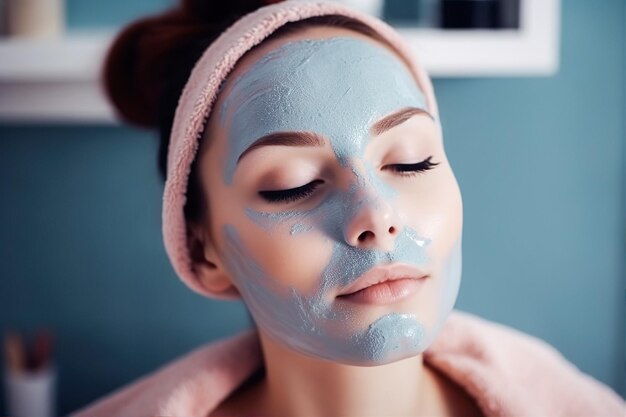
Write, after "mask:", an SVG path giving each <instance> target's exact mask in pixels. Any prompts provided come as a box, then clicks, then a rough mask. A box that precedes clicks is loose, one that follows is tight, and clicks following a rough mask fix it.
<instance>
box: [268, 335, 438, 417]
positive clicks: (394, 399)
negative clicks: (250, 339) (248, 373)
mask: <svg viewBox="0 0 626 417" xmlns="http://www.w3.org/2000/svg"><path fill="white" fill-rule="evenodd" d="M259 335H260V338H261V345H262V348H263V356H264V359H265V366H266V375H267V378H266V381H265V384H266V386H265V397H266V400H267V404H266V407H267V410H266V411H267V415H276V416H278V415H300V416H307V417H309V416H310V417H316V416H326V417H329V416H382V415H393V416H416V415H423V414H425V411H426V407H425V401H424V399H426V398H429V396H430V394H431V393H429V392H426V391H428V390H429V389H430V388H429V385H430V384H429V377H428V376H427V372H426V369H425V367H424V363H423V357H422V355H418V356H414V357H411V358H408V359H404V360H400V361H397V362H393V363H390V364H386V365H380V366H372V367H360V366H352V365H343V364H339V363H335V362H330V361H326V360H322V359H316V358H311V357H308V356H305V355H301V354H299V353H297V352H295V351H293V350H291V349H288V348H286V347H284V346H282V345H279V344H277V343H275V342H274V341H273V340H272V339H270V338H268V337H267V336H266V335H264V334H263V333H262V332H260V333H259Z"/></svg>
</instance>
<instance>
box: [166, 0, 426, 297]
mask: <svg viewBox="0 0 626 417" xmlns="http://www.w3.org/2000/svg"><path fill="white" fill-rule="evenodd" d="M324 15H341V16H345V17H348V18H351V19H354V20H356V21H358V22H361V23H363V24H365V25H366V26H369V27H370V28H371V29H372V30H374V32H376V33H377V34H378V35H379V36H380V37H381V38H382V39H383V40H385V41H386V42H387V43H389V44H390V45H391V46H392V47H393V48H395V50H396V52H397V53H398V54H399V55H400V56H401V57H402V58H403V59H404V61H406V63H407V65H409V69H410V70H411V72H412V73H413V76H414V77H415V80H416V82H417V84H418V86H419V87H420V89H421V90H422V92H423V93H424V95H425V97H426V105H427V108H428V111H429V112H430V113H431V114H432V115H433V116H437V114H438V111H437V103H436V100H435V96H434V93H433V88H432V84H431V82H430V79H429V77H428V75H427V74H426V72H425V71H424V69H423V67H422V66H421V65H420V64H419V62H418V61H417V59H416V58H415V57H414V56H413V54H412V52H411V50H410V47H409V45H408V44H407V43H406V41H405V40H404V39H403V38H402V37H401V36H400V35H399V34H398V33H397V32H396V31H395V30H394V29H393V28H392V27H390V26H389V25H387V24H386V23H385V22H383V21H381V20H379V19H377V18H375V17H372V16H368V15H366V14H363V13H360V12H357V11H355V10H352V9H350V8H348V7H345V6H342V5H341V4H338V3H335V2H330V1H309V0H291V1H285V2H281V3H276V4H272V5H269V6H265V7H262V8H260V9H258V10H256V11H254V12H252V13H250V14H248V15H246V16H244V17H242V18H240V19H239V20H237V21H236V22H235V23H234V24H233V25H232V26H230V27H229V28H228V29H227V30H225V31H224V32H223V33H222V34H221V35H220V36H219V37H218V38H217V40H215V41H214V42H213V43H211V45H210V46H209V47H208V48H207V50H206V51H205V52H204V53H203V55H202V57H201V58H200V59H199V60H198V62H197V63H196V65H195V66H194V68H193V70H192V72H191V76H190V77H189V80H188V81H187V84H186V85H185V88H184V90H183V92H182V95H181V97H180V100H179V102H178V107H177V108H176V113H175V115H174V123H173V125H172V133H171V137H170V145H169V149H168V156H167V179H166V182H165V190H164V193H163V213H162V216H163V239H164V242H165V250H166V252H167V254H168V256H169V258H170V261H171V262H172V265H173V267H174V270H175V271H176V273H177V274H178V275H179V277H180V278H181V279H182V280H183V282H185V284H187V285H188V286H189V287H190V288H191V289H193V290H194V291H196V292H198V293H200V294H203V295H206V296H210V297H214V298H222V299H232V298H234V297H232V296H225V295H221V294H214V293H211V292H208V291H207V290H206V289H205V288H204V287H203V286H201V285H200V282H199V281H198V279H197V277H196V274H195V272H194V270H193V267H192V263H191V257H190V255H189V250H188V246H187V229H186V222H185V215H184V206H185V202H186V192H187V182H188V177H189V173H190V171H191V164H192V162H193V160H194V158H195V156H196V152H197V150H198V145H199V140H200V138H201V137H202V133H203V130H204V127H205V123H206V120H207V119H208V117H209V114H210V113H211V108H212V106H213V103H214V102H215V100H216V98H217V93H218V89H219V87H220V84H221V83H222V81H223V80H225V79H226V77H227V76H228V74H229V73H230V71H231V70H232V69H233V68H234V67H235V64H236V63H237V61H238V60H239V59H240V58H241V57H242V56H243V55H244V54H245V53H246V52H247V51H248V50H250V49H252V48H253V47H254V46H255V45H258V44H259V43H261V42H262V41H263V40H264V39H265V38H267V37H268V36H269V35H271V34H272V33H273V32H274V31H275V30H277V29H278V28H280V27H281V26H283V25H285V24H287V23H289V22H295V21H298V20H303V19H307V18H310V17H314V16H324Z"/></svg>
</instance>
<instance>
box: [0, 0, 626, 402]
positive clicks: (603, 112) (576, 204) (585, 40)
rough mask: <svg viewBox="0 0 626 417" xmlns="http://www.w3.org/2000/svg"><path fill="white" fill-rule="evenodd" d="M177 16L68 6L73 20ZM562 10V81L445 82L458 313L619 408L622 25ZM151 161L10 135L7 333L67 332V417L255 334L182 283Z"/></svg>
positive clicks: (233, 309)
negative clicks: (457, 204)
mask: <svg viewBox="0 0 626 417" xmlns="http://www.w3.org/2000/svg"><path fill="white" fill-rule="evenodd" d="M169 3H170V2H169V1H165V0H142V1H138V0H136V1H133V2H128V1H121V0H116V1H113V0H111V1H108V2H104V3H103V2H97V1H95V0H92V1H88V2H87V1H84V0H68V5H69V12H68V22H69V25H70V27H71V28H72V29H77V28H83V27H92V26H98V25H110V24H118V23H121V22H124V21H127V20H128V19H130V18H132V17H133V16H135V15H137V14H141V13H145V12H147V11H149V10H152V9H154V8H155V7H161V6H163V5H166V4H169ZM563 3H564V4H563V28H562V63H561V70H560V72H559V74H558V75H557V76H554V77H547V78H501V79H491V78H490V79H453V80H452V79H442V80H436V81H435V88H436V91H437V94H438V98H439V102H440V107H441V111H442V117H443V124H444V129H445V138H446V148H447V151H448V154H449V158H450V160H451V163H452V165H453V167H454V169H455V172H456V174H457V178H458V180H459V183H460V185H461V189H462V192H463V197H464V210H465V225H464V274H463V283H462V287H461V292H460V295H459V300H458V303H457V307H458V308H459V309H462V310H467V311H471V312H475V313H477V314H479V315H481V316H484V317H486V318H489V319H491V320H495V321H498V322H502V323H505V324H508V325H510V326H513V327H516V328H519V329H521V330H523V331H525V332H528V333H530V334H533V335H537V336H539V337H541V338H543V339H545V340H546V341H548V342H549V343H551V344H553V345H554V346H556V347H557V348H558V349H559V350H560V351H561V352H562V353H563V354H564V355H565V356H566V357H567V358H568V359H569V360H570V361H572V362H573V363H574V364H576V366H578V367H579V368H580V369H582V370H583V371H584V372H587V373H589V374H591V375H592V376H594V377H595V378H597V379H599V380H601V381H603V382H604V383H606V384H608V385H610V386H611V387H613V389H615V390H616V391H618V392H620V393H621V394H622V395H624V342H625V335H624V328H625V323H624V317H625V312H624V295H625V288H624V275H625V271H626V265H625V263H624V259H625V245H626V242H625V239H624V236H625V223H624V213H625V212H626V207H625V202H626V194H625V192H624V188H625V187H624V150H625V146H624V142H625V136H626V132H625V125H624V120H625V119H626V118H625V113H626V107H625V92H626V84H625V75H624V74H625V70H626V68H625V49H626V43H625V33H624V32H625V29H624V18H625V16H626V13H625V12H626V10H625V5H624V2H623V1H622V0H604V1H602V2H591V1H588V0H564V2H563ZM87 4H88V5H87ZM96 9H97V10H96ZM156 152H157V141H156V138H155V137H154V135H152V134H151V133H148V132H143V131H137V130H134V129H131V128H128V127H112V126H58V125H56V126H52V125H39V126H16V125H11V126H9V125H5V126H0V195H1V196H3V198H2V203H1V204H0V271H1V274H2V276H1V279H0V331H4V330H6V329H8V328H15V327H17V328H23V329H32V328H35V327H38V326H43V325H48V326H51V327H53V328H54V329H55V330H56V332H57V341H58V345H57V349H58V350H57V361H58V364H59V369H60V374H59V413H60V414H65V413H67V412H69V411H71V410H73V409H76V408H78V407H80V406H82V405H84V404H86V403H88V402H90V401H92V400H94V399H95V398H97V397H99V396H101V395H103V394H105V393H107V392H109V391H110V390H113V389H115V388H117V387H119V386H120V385H122V384H124V383H127V382H129V381H131V380H133V379H134V378H137V377H139V376H141V375H143V374H145V373H147V372H150V371H152V370H154V369H155V368H156V367H158V366H159V365H160V364H162V363H164V362H166V361H168V360H171V359H173V358H175V357H177V356H178V355H180V354H182V353H184V352H187V351H188V350H190V349H192V348H193V347H195V346H197V345H199V344H201V343H205V342H208V341H211V340H214V339H216V338H219V337H222V336H226V335H229V334H232V333H234V332H236V331H238V330H240V329H243V328H245V327H247V326H248V325H249V322H248V319H247V315H246V312H245V310H244V309H243V308H242V307H241V305H239V304H238V303H228V302H217V301H210V300H206V299H204V298H202V297H200V296H198V295H196V294H195V293H193V292H191V291H189V290H188V289H187V288H186V287H185V286H184V285H183V284H182V283H180V282H179V281H178V279H177V278H176V276H175V275H174V273H173V271H172V269H171V267H170V265H169V262H168V260H167V257H166V255H165V252H164V249H163V245H162V240H161V234H160V207H161V192H162V184H161V183H160V182H159V179H158V177H157V171H156ZM2 405H3V404H2V403H1V402H0V414H1V413H2Z"/></svg>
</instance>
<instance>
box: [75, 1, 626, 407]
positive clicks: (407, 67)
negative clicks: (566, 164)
mask: <svg viewBox="0 0 626 417" xmlns="http://www.w3.org/2000/svg"><path fill="white" fill-rule="evenodd" d="M245 3H246V2H229V5H228V6H223V5H222V6H217V5H209V2H200V1H185V2H183V4H182V5H181V6H180V8H178V9H175V10H172V11H170V12H168V13H167V14H165V15H163V16H160V17H157V18H151V19H145V20H143V21H140V22H138V23H135V24H134V25H132V26H130V27H129V28H127V29H126V30H125V31H124V32H123V33H122V34H121V35H120V36H119V37H118V39H117V40H116V43H115V44H114V46H113V48H112V49H111V51H110V54H109V57H108V60H107V66H106V85H107V90H108V92H109V95H110V97H111V99H112V101H113V102H114V103H115V105H116V106H117V108H118V109H119V111H120V114H121V115H122V116H123V117H124V118H125V119H126V120H128V121H129V122H132V123H136V124H139V125H144V126H158V127H159V128H160V133H161V137H162V141H163V142H162V143H163V146H162V152H161V166H162V168H163V171H164V173H165V174H166V186H165V194H164V208H163V220H164V228H163V231H164V237H165V244H166V249H167V252H168V255H169V256H170V259H171V261H172V264H173V266H174V268H175V270H176V272H177V273H178V274H179V275H180V277H181V278H182V279H183V281H184V282H185V283H186V284H188V285H189V286H190V288H192V289H193V290H195V291H197V292H199V293H201V294H204V295H206V296H209V297H216V298H222V299H233V298H241V299H243V301H244V302H245V304H246V306H247V307H248V309H249V310H250V313H251V315H252V318H253V320H254V322H255V324H256V326H257V330H255V331H252V332H248V333H245V334H242V335H238V336H235V337H234V338H231V339H229V340H226V341H222V342H219V343H216V344H213V345H209V346H205V347H202V348H200V349H198V350H196V351H194V352H192V353H191V354H189V355H187V356H185V357H183V358H181V359H178V360H176V361H174V362H172V363H171V364H169V365H168V366H166V367H164V368H163V369H161V370H159V371H158V372H155V373H153V374H151V375H149V376H147V377H145V378H143V379H142V380H140V381H138V382H136V383H134V384H132V385H131V386H129V387H124V388H123V389H120V390H118V391H117V392H116V393H113V394H112V395H110V396H108V397H107V398H104V399H102V400H101V401H99V402H98V403H96V404H94V405H93V406H91V407H89V408H87V409H85V410H81V412H79V413H76V414H75V415H81V416H82V415H85V416H97V415H109V416H110V415H133V416H138V415H176V416H178V415H180V416H183V415H184V416H190V415H199V416H207V415H211V416H213V415H215V416H217V415H236V416H247V415H258V416H264V415H272V416H281V415H285V416H292V415H298V416H301V415H302V416H339V415H341V416H367V415H372V416H380V415H394V416H396V415H397V416H400V415H406V416H420V415H438V416H448V415H449V416H460V415H462V416H479V415H493V416H496V415H622V414H623V411H624V403H623V401H622V400H621V398H619V397H618V396H617V395H616V394H615V393H613V392H612V391H611V390H610V389H608V388H607V387H605V386H603V385H601V384H600V383H599V382H597V381H595V380H593V379H592V378H590V377H588V376H586V375H584V374H582V373H580V372H579V371H578V370H577V369H576V368H575V367H573V365H571V364H570V363H568V362H567V361H565V359H563V357H562V356H560V355H559V354H558V352H556V351H555V350H554V349H552V348H551V347H549V346H547V345H546V344H545V343H543V342H541V341H539V340H537V339H534V338H531V337H529V336H526V335H522V334H520V333H518V332H516V331H514V330H513V329H508V328H505V327H504V326H499V325H496V324H494V323H488V322H486V321H484V320H481V319H479V318H477V317H473V316H471V315H468V314H463V313H460V312H453V311H452V308H453V306H454V303H455V300H456V297H457V293H458V289H459V284H460V277H461V236H462V202H461V194H460V191H459V188H458V185H457V182H456V180H455V177H454V174H453V172H452V169H451V167H450V165H449V163H448V161H447V158H446V155H445V150H444V147H443V138H442V132H441V126H440V125H439V118H438V112H437V106H436V101H435V97H434V94H433V90H432V86H431V84H430V81H429V79H428V77H427V76H426V74H425V73H424V71H423V69H422V68H421V66H420V65H419V63H418V62H417V61H416V60H415V59H414V58H413V57H412V56H411V54H410V52H409V51H408V48H407V47H406V45H405V44H404V43H403V41H402V39H401V38H400V37H399V36H398V35H397V34H396V33H395V32H394V31H393V30H392V29H391V28H389V27H388V26H386V25H385V24H383V23H382V22H380V21H378V20H377V19H374V18H371V17H367V16H363V15H361V14H359V13H357V12H354V11H352V10H350V9H346V8H344V7H341V6H339V5H337V4H334V3H325V2H302V1H298V2H295V1H293V2H285V3H281V4H275V5H271V6H267V7H264V8H261V9H258V8H259V7H260V6H261V5H260V4H250V5H248V4H245ZM222 8H223V9H222ZM257 9H258V10H257ZM247 12H251V13H250V14H249V15H247V16H245V17H242V15H244V14H245V13H247ZM218 36H219V37H218ZM192 68H193V71H192Z"/></svg>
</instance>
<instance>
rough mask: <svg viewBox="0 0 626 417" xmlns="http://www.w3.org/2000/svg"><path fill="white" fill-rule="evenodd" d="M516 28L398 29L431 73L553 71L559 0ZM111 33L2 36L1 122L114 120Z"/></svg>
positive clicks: (542, 3)
mask: <svg viewBox="0 0 626 417" xmlns="http://www.w3.org/2000/svg"><path fill="white" fill-rule="evenodd" d="M523 4H524V6H523V7H522V13H521V22H522V28H521V29H520V30H514V31H486V30H481V31H449V30H446V31H443V30H433V29H430V30H429V29H398V30H399V31H400V33H402V34H403V35H404V36H405V37H406V38H407V39H408V41H409V42H410V43H411V45H412V46H413V49H414V50H415V52H416V53H417V55H418V56H419V57H420V58H421V59H422V62H423V64H424V66H425V67H426V69H427V71H428V72H429V74H430V75H431V76H432V77H482V76H547V75H552V74H554V73H555V72H556V71H557V70H558V65H559V31H560V24H559V23H560V22H559V20H560V19H559V16H560V2H559V0H524V3H523ZM112 37H113V31H111V32H99V33H74V34H69V35H67V36H66V37H64V38H61V39H58V40H46V41H42V40H26V39H10V40H2V41H0V122H4V123H7V122H33V121H43V122H77V123H112V122H114V121H115V117H114V116H113V112H112V110H111V108H110V106H109V105H108V103H107V102H106V100H105V98H104V95H103V94H102V89H101V85H100V82H99V70H100V65H101V63H102V59H103V57H104V54H105V52H106V50H107V47H108V45H109V43H110V41H111V39H112Z"/></svg>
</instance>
